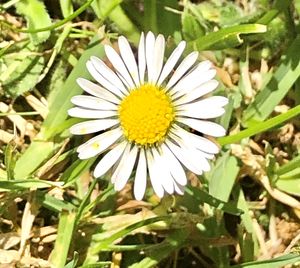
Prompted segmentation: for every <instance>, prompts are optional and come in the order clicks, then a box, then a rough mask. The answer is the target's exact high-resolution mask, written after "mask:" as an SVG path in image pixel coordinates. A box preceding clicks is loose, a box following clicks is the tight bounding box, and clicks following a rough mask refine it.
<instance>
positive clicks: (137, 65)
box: [69, 32, 228, 200]
mask: <svg viewBox="0 0 300 268" xmlns="http://www.w3.org/2000/svg"><path fill="white" fill-rule="evenodd" d="M118 45H119V50H120V55H119V54H118V53H117V52H116V51H115V50H114V49H113V48H112V47H110V46H108V45H106V46H105V52H106V55H107V58H108V60H109V61H110V63H111V64H112V65H113V67H114V70H112V69H110V68H109V67H108V66H107V65H106V64H105V63H104V62H103V61H102V60H100V59H99V58H97V57H91V59H90V60H89V61H88V62H87V68H88V70H89V72H90V74H91V75H92V76H93V78H94V79H95V80H96V81H97V84H96V83H93V82H90V81H88V80H86V79H83V78H79V79H78V80H77V82H78V84H79V85H80V87H81V88H82V89H83V90H84V91H85V92H86V93H88V94H89V95H80V96H74V97H73V98H72V99H71V101H72V103H73V104H75V105H76V107H74V108H72V109H70V110H69V115H70V116H73V117H79V118H88V119H92V120H89V121H84V122H81V123H78V124H76V125H74V126H72V127H71V129H70V131H71V133H72V134H75V135H83V134H90V133H96V132H101V133H100V134H98V135H97V136H95V137H93V138H91V139H90V140H88V141H87V142H86V143H84V144H82V145H81V146H79V147H78V149H77V152H78V153H79V158H80V159H88V158H90V157H93V156H96V155H100V154H103V156H102V158H101V160H100V161H99V162H98V163H97V165H96V167H95V170H94V176H95V177H100V176H102V175H104V174H105V173H106V172H107V171H108V170H110V169H111V168H113V170H114V171H113V174H112V177H111V181H112V183H113V184H114V187H115V189H116V190H121V189H122V188H123V187H124V186H125V184H126V183H127V181H128V179H129V177H130V176H131V174H132V173H133V170H136V172H135V175H134V176H135V178H134V195H135V198H136V199H138V200H140V199H142V198H143V196H144V193H145V189H146V184H147V178H148V177H149V178H150V181H151V184H152V187H153V189H154V191H155V193H156V194H157V195H158V196H159V197H162V196H163V195H164V193H165V192H167V193H169V194H172V193H174V192H177V193H179V194H183V187H184V186H185V185H186V183H187V177H186V173H185V169H188V170H190V171H192V172H194V173H195V174H198V175H200V174H202V172H203V171H208V170H210V165H209V162H208V159H212V158H213V157H214V154H216V153H218V151H219V148H218V146H217V145H216V144H215V143H213V142H212V141H211V140H209V139H207V138H206V137H204V136H203V135H208V136H213V137H220V136H224V135H225V130H224V128H223V127H222V126H220V125H218V124H216V123H214V122H211V121H208V120H207V119H212V118H216V117H219V116H220V115H222V114H223V113H224V109H223V106H225V105H226V104H227V102H228V100H227V98H225V97H221V96H213V97H206V98H205V97H204V96H205V95H206V94H208V93H210V92H212V91H213V90H215V89H216V87H217V86H218V82H217V81H216V80H214V79H213V78H214V76H215V75H216V71H215V69H214V68H213V66H212V63H211V62H209V61H203V62H200V63H196V61H197V58H198V53H197V52H192V53H190V54H189V55H188V56H187V57H186V58H185V59H183V60H182V61H181V62H180V63H179V64H178V61H179V58H180V57H181V55H182V53H183V51H184V48H185V45H186V43H185V42H184V41H182V42H180V43H179V45H178V46H177V48H176V49H175V50H174V51H173V53H172V54H171V55H170V57H169V58H168V60H167V61H166V63H165V64H164V50H165V39H164V37H163V36H162V35H158V36H157V38H155V36H154V34H153V33H152V32H149V33H148V34H147V36H146V38H145V37H144V35H143V34H142V35H141V39H140V43H139V47H138V57H137V58H138V59H137V62H136V60H135V57H134V54H133V52H132V50H131V48H130V45H129V43H128V41H127V39H126V38H125V37H123V36H121V37H119V39H118ZM174 69H175V71H174V72H173V70H174ZM190 130H194V131H193V132H191V131H190Z"/></svg>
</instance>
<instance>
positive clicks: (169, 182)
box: [152, 149, 174, 194]
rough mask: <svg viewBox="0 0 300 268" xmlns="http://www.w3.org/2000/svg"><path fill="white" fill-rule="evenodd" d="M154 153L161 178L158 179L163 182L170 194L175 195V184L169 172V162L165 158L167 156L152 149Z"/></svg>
mask: <svg viewBox="0 0 300 268" xmlns="http://www.w3.org/2000/svg"><path fill="white" fill-rule="evenodd" d="M152 153H153V160H154V162H155V166H156V168H157V173H159V177H158V178H157V179H159V180H160V181H161V184H162V186H163V188H164V189H165V191H166V192H167V193H168V194H173V193H174V183H173V178H172V176H171V173H170V170H169V166H168V164H169V162H168V160H167V159H166V158H165V155H163V154H161V153H159V152H158V151H157V150H156V149H152Z"/></svg>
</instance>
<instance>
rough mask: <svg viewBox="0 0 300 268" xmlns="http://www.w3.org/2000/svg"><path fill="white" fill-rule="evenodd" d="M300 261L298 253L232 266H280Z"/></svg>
mask: <svg viewBox="0 0 300 268" xmlns="http://www.w3.org/2000/svg"><path fill="white" fill-rule="evenodd" d="M299 261H300V256H299V255H297V254H286V255H283V256H280V257H277V258H274V259H271V260H265V261H253V262H247V263H242V264H238V265H234V266H232V268H280V267H283V266H284V265H288V264H294V263H296V262H299Z"/></svg>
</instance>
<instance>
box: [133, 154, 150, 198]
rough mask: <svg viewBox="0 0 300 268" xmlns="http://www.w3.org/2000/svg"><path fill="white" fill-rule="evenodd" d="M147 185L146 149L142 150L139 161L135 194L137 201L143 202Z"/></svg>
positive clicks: (135, 180)
mask: <svg viewBox="0 0 300 268" xmlns="http://www.w3.org/2000/svg"><path fill="white" fill-rule="evenodd" d="M146 185H147V163H146V157H145V152H144V149H141V150H140V156H139V161H138V165H137V169H136V173H135V179H134V189H133V193H134V196H135V199H136V200H142V199H143V197H144V194H145V190H146Z"/></svg>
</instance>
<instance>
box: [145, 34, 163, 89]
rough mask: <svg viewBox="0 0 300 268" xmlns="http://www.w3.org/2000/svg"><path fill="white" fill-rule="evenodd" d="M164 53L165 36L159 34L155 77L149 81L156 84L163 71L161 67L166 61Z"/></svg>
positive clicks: (156, 46) (156, 41)
mask: <svg viewBox="0 0 300 268" xmlns="http://www.w3.org/2000/svg"><path fill="white" fill-rule="evenodd" d="M164 53H165V38H164V36H163V35H162V34H159V35H158V37H157V38H156V40H155V45H154V55H153V56H154V59H153V64H154V72H153V78H152V80H151V81H149V82H151V83H153V84H155V83H156V82H157V79H158V77H159V75H160V72H161V69H162V66H163V62H164Z"/></svg>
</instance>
